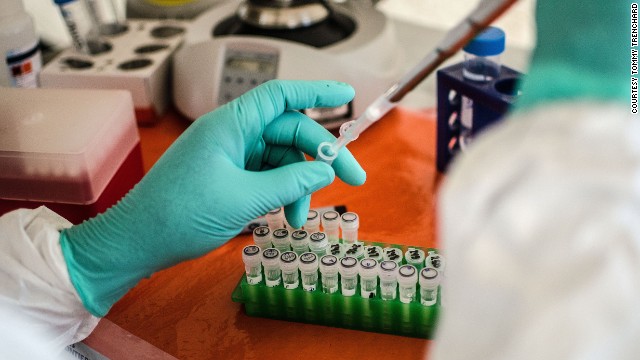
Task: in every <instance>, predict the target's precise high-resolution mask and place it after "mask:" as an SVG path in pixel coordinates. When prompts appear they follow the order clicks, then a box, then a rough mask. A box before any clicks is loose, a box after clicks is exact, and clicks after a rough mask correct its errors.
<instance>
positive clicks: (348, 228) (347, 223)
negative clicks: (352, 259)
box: [340, 212, 360, 244]
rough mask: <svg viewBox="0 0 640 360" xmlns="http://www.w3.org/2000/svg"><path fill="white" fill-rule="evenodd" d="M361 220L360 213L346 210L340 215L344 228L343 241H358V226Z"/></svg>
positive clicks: (341, 225) (341, 226)
mask: <svg viewBox="0 0 640 360" xmlns="http://www.w3.org/2000/svg"><path fill="white" fill-rule="evenodd" d="M359 226H360V220H359V219H358V214H356V213H354V212H346V213H344V214H342V216H341V217H340V228H342V241H344V242H345V243H347V244H353V243H356V242H358V227H359Z"/></svg>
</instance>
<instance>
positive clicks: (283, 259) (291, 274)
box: [280, 251, 300, 290]
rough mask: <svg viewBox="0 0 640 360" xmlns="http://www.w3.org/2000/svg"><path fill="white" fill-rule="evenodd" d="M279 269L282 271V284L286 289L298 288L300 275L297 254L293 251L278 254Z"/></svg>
mask: <svg viewBox="0 0 640 360" xmlns="http://www.w3.org/2000/svg"><path fill="white" fill-rule="evenodd" d="M280 270H281V271H282V284H283V285H284V288H285V289H287V290H290V289H296V288H298V284H299V283H300V276H298V255H297V254H296V253H294V252H293V251H286V252H283V253H282V254H280Z"/></svg>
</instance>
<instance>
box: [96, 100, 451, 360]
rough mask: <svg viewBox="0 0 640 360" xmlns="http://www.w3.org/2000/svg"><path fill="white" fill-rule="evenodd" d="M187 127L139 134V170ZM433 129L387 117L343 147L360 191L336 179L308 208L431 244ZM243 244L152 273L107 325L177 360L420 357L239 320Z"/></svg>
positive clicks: (354, 339)
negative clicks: (236, 293) (330, 210)
mask: <svg viewBox="0 0 640 360" xmlns="http://www.w3.org/2000/svg"><path fill="white" fill-rule="evenodd" d="M188 125H189V123H188V122H187V121H186V120H184V119H183V118H181V117H180V116H179V115H177V114H175V113H170V114H169V115H167V116H165V117H164V118H163V119H162V121H160V123H158V124H157V125H156V126H154V127H149V128H141V129H140V134H141V145H142V151H143V160H144V163H145V168H146V170H148V169H149V168H150V167H151V166H152V165H153V163H154V162H155V161H156V160H157V159H158V158H159V157H160V156H161V155H162V153H163V152H164V151H165V149H166V148H167V147H168V146H169V145H170V144H171V143H172V142H173V141H174V140H175V138H176V137H177V136H178V135H179V134H180V133H181V132H182V131H184V129H186V128H187V127H188ZM435 132H436V123H435V112H434V111H433V110H427V111H424V112H422V111H413V110H407V109H402V108H400V109H396V110H394V111H393V112H391V113H390V114H389V115H388V116H387V117H385V118H384V119H382V120H381V121H380V122H379V123H377V124H375V125H374V126H372V127H371V128H370V129H369V130H367V132H365V133H364V134H362V136H361V137H360V138H359V139H358V140H356V141H355V142H353V143H352V144H350V145H349V149H350V150H351V151H352V153H353V154H354V155H355V157H356V158H357V159H358V160H359V162H360V164H361V165H362V166H363V167H364V169H365V170H366V171H367V182H366V184H364V185H363V186H360V187H352V186H349V185H346V184H344V183H343V182H342V181H340V180H339V179H337V178H336V181H335V182H334V183H333V184H332V185H331V186H329V187H327V188H325V189H322V190H320V191H318V192H317V193H315V194H314V195H313V196H312V201H311V206H312V207H321V206H328V205H346V206H347V209H348V210H349V211H354V212H356V213H358V214H359V216H360V229H359V237H360V238H361V239H363V240H365V241H377V242H384V243H394V244H406V245H418V246H423V247H436V240H435V215H434V213H435V192H436V189H437V185H438V182H439V175H438V174H437V172H436V170H435V138H436V134H435ZM250 243H252V238H251V236H250V235H240V236H237V237H236V238H234V239H232V240H230V241H229V242H228V243H227V244H225V245H224V246H222V247H220V248H218V249H217V250H215V251H213V252H211V253H209V254H207V255H206V256H203V257H201V258H199V259H196V260H192V261H189V262H185V263H182V264H179V265H177V266H175V267H172V268H170V269H167V270H164V271H161V272H159V273H156V274H154V275H153V276H152V277H151V278H149V279H146V280H143V281H142V282H141V283H140V284H138V286H136V287H135V288H134V289H133V290H132V291H131V292H129V293H128V294H127V295H126V296H125V297H124V298H123V299H122V300H121V301H119V302H118V303H117V304H116V305H115V306H114V307H113V308H112V310H111V311H110V313H109V314H108V315H107V317H106V318H107V320H109V321H110V322H112V323H114V324H115V325H117V326H119V327H121V328H122V329H124V330H125V331H127V332H129V333H130V334H132V335H134V336H136V337H138V338H139V339H141V340H143V341H144V342H147V343H149V344H150V345H152V346H153V347H156V348H158V349H160V350H162V351H164V352H166V353H167V354H170V355H172V356H175V357H176V358H179V359H331V360H335V359H353V358H358V357H366V358H381V357H382V356H392V357H393V358H395V359H424V358H425V356H426V354H427V351H428V349H429V346H430V341H428V340H421V339H415V338H408V337H402V336H394V335H384V334H377V333H369V332H363V331H355V330H346V329H340V328H331V327H326V326H319V325H309V324H303V323H295V322H287V321H278V320H270V319H265V318H257V317H249V316H247V315H245V313H244V311H243V309H242V305H241V304H238V303H234V302H232V301H231V293H232V291H233V289H234V288H235V286H236V284H237V283H238V280H239V279H240V277H241V275H242V274H243V272H244V265H243V263H242V259H241V250H242V248H243V247H244V246H246V245H248V244H250ZM88 340H89V342H91V340H92V339H91V338H89V339H88ZM95 342H96V341H95V340H94V343H95ZM98 342H99V341H98ZM121 350H122V351H123V352H122V354H126V353H127V351H126V349H121ZM105 355H108V354H105ZM129 355H133V354H132V353H129Z"/></svg>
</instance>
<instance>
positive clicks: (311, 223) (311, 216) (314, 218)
mask: <svg viewBox="0 0 640 360" xmlns="http://www.w3.org/2000/svg"><path fill="white" fill-rule="evenodd" d="M304 229H305V230H307V232H308V233H309V234H312V233H314V232H318V231H320V214H318V212H317V211H315V210H309V213H308V214H307V222H306V223H304Z"/></svg>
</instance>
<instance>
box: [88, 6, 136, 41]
mask: <svg viewBox="0 0 640 360" xmlns="http://www.w3.org/2000/svg"><path fill="white" fill-rule="evenodd" d="M87 4H88V5H89V11H91V15H92V16H93V18H94V20H95V22H96V23H97V24H98V31H99V32H100V34H101V35H116V34H120V33H122V32H124V31H126V30H127V25H126V22H125V21H124V19H123V18H122V16H120V14H119V13H118V11H117V9H116V5H115V3H114V0H87Z"/></svg>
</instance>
